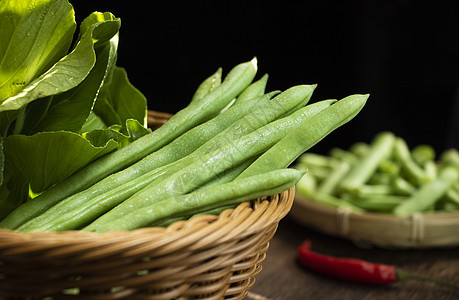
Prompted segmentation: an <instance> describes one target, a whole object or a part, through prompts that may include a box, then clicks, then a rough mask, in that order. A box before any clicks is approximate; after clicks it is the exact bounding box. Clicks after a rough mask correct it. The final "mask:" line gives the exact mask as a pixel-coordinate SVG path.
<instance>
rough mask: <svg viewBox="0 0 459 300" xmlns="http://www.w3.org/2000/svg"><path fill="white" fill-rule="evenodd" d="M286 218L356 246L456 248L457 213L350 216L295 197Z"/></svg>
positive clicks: (458, 228)
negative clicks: (407, 215) (288, 217)
mask: <svg viewBox="0 0 459 300" xmlns="http://www.w3.org/2000/svg"><path fill="white" fill-rule="evenodd" d="M289 216H291V217H292V219H294V220H296V221H297V222H298V223H301V224H303V225H306V226H308V227H312V228H314V229H316V230H318V231H322V232H324V233H327V234H330V235H334V236H338V237H342V238H347V239H350V240H352V241H354V242H355V243H356V244H360V245H370V246H371V245H373V246H378V247H383V248H417V249H422V248H437V247H456V246H459V212H457V213H456V212H454V213H453V212H448V213H430V214H427V213H426V214H421V213H419V214H414V215H413V216H411V217H406V218H399V217H394V216H390V215H384V214H377V213H353V212H350V211H349V210H346V209H336V208H334V207H331V206H327V205H324V204H321V203H317V202H315V201H313V200H309V199H305V198H302V197H299V196H298V195H296V196H295V202H294V204H293V207H292V210H291V212H290V214H289Z"/></svg>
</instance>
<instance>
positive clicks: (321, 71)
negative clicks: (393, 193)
mask: <svg viewBox="0 0 459 300" xmlns="http://www.w3.org/2000/svg"><path fill="white" fill-rule="evenodd" d="M70 2H71V3H72V4H73V6H74V8H75V13H76V18H77V22H80V21H81V20H82V19H84V18H85V17H86V16H87V15H89V14H90V13H91V12H93V11H110V12H112V13H113V14H114V15H115V16H117V17H119V18H121V21H122V26H121V31H120V45H119V58H118V65H119V66H121V67H124V68H125V69H126V70H127V72H128V76H129V79H130V81H131V82H132V83H133V84H134V85H135V86H136V87H137V88H138V89H139V90H141V91H142V92H143V93H144V94H145V96H146V97H147V99H148V106H149V109H153V110H159V111H166V112H170V113H174V112H176V111H178V110H180V109H182V108H183V107H184V106H185V105H186V104H187V103H188V101H189V100H190V99H191V96H192V94H193V93H194V91H195V89H196V87H197V86H198V85H199V83H200V82H201V81H202V80H203V79H204V78H206V77H207V76H209V75H211V74H212V73H213V72H215V71H216V70H217V68H218V67H222V68H223V72H224V74H226V73H227V72H228V71H229V70H230V69H231V68H232V67H234V66H235V65H236V64H238V63H241V62H245V61H248V60H250V59H252V58H253V57H254V56H256V57H257V58H258V67H259V71H258V72H259V73H258V76H257V77H258V78H259V77H261V75H263V74H265V73H268V74H269V76H270V77H269V81H268V87H267V89H268V90H285V89H287V88H289V87H291V86H293V85H296V84H312V83H317V84H318V87H317V89H316V90H315V92H314V95H313V98H312V99H311V103H312V102H315V101H318V100H323V99H328V98H334V99H341V98H343V97H345V96H347V95H349V94H356V93H370V94H371V96H370V99H369V100H368V102H367V105H366V106H365V108H364V109H363V110H362V111H361V113H360V114H359V115H358V116H357V117H356V118H355V119H353V120H352V121H351V122H349V123H348V124H346V125H344V126H342V127H341V128H339V129H338V130H336V131H334V132H333V133H331V134H330V135H329V136H328V137H326V138H325V139H324V140H323V141H321V142H320V143H319V144H318V145H316V146H315V147H314V148H313V149H311V151H314V152H326V151H328V150H329V149H330V148H331V147H335V146H338V147H343V148H345V147H348V146H349V145H350V144H352V143H354V142H356V141H359V140H363V141H371V139H372V137H373V136H374V135H375V134H376V133H377V132H379V131H382V130H389V131H392V132H394V133H395V134H397V135H398V136H401V137H403V138H404V139H405V140H406V141H407V142H408V144H409V146H410V147H413V146H415V145H417V144H431V145H433V146H434V147H435V148H436V150H437V151H438V152H440V151H443V150H444V149H446V148H449V147H457V148H459V124H456V121H455V119H458V118H459V113H458V112H459V97H458V94H459V1H453V0H451V1H442V0H439V1H432V2H425V1H424V2H423V1H414V0H412V1H408V0H401V1H380V2H378V1H340V2H330V1H303V2H301V1H292V2H289V1H277V2H274V1H273V2H269V1H241V2H236V1H170V0H169V1H166V0H160V1H133V0H131V1H91V2H89V1H84V2H80V1H70ZM456 102H457V103H456ZM456 105H457V106H458V108H456ZM456 110H457V111H458V112H456ZM457 122H458V123H459V120H458V121H457ZM456 127H457V128H456ZM456 131H457V132H456ZM456 136H457V137H456Z"/></svg>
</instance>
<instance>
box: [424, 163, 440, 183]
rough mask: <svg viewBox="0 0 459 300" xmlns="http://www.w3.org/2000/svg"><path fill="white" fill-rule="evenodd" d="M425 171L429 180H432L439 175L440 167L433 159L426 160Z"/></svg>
mask: <svg viewBox="0 0 459 300" xmlns="http://www.w3.org/2000/svg"><path fill="white" fill-rule="evenodd" d="M424 172H425V174H426V176H427V178H429V179H428V181H432V180H434V179H435V178H437V176H438V167H437V163H436V162H435V161H433V160H428V161H426V162H424Z"/></svg>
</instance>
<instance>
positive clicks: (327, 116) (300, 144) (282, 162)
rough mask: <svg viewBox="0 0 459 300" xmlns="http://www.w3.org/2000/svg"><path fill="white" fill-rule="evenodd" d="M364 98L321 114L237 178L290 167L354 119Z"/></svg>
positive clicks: (335, 105)
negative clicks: (325, 138)
mask: <svg viewBox="0 0 459 300" xmlns="http://www.w3.org/2000/svg"><path fill="white" fill-rule="evenodd" d="M368 97H369V95H351V96H348V97H346V98H344V99H341V100H339V101H337V102H335V103H333V104H332V105H330V106H328V107H327V108H325V109H323V110H321V111H320V112H318V113H317V114H316V115H315V116H314V117H312V118H310V119H308V120H307V121H306V122H304V123H303V124H302V125H301V126H299V127H297V128H295V129H294V130H292V131H291V132H290V133H289V134H288V135H286V136H285V137H284V138H282V139H281V140H280V141H279V142H277V143H276V144H275V145H274V146H273V147H271V148H270V149H269V150H268V151H266V152H265V153H263V155H261V156H260V157H259V158H258V159H257V160H256V161H255V162H254V163H253V164H251V165H250V166H249V167H248V168H247V169H246V170H245V171H244V172H242V174H241V175H239V177H240V178H243V177H245V176H251V175H253V174H258V173H263V172H264V171H265V170H276V169H282V168H285V167H288V166H290V164H291V163H292V162H293V161H295V160H296V159H297V158H298V157H299V156H300V155H301V154H302V153H304V152H305V151H307V150H308V149H309V148H311V147H312V146H313V145H315V144H316V143H318V142H319V141H320V140H322V139H323V138H324V137H325V136H327V135H328V134H329V133H330V132H332V131H333V130H335V129H336V128H338V127H340V126H341V125H343V124H345V123H347V122H348V121H350V120H351V119H352V118H354V117H355V116H356V115H357V114H358V112H360V110H361V109H362V108H363V106H364V105H365V103H366V101H367V99H368ZM311 105H312V104H311ZM239 177H238V178H239Z"/></svg>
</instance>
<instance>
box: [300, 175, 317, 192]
mask: <svg viewBox="0 0 459 300" xmlns="http://www.w3.org/2000/svg"><path fill="white" fill-rule="evenodd" d="M316 190H317V179H316V177H314V176H313V175H311V174H310V173H307V172H306V173H305V174H304V175H303V176H302V177H301V179H300V180H299V181H298V182H297V184H296V190H295V191H296V193H297V194H298V195H299V196H303V197H306V198H310V197H313V196H314V194H315V193H316Z"/></svg>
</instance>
